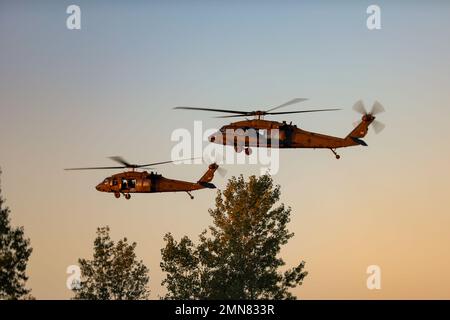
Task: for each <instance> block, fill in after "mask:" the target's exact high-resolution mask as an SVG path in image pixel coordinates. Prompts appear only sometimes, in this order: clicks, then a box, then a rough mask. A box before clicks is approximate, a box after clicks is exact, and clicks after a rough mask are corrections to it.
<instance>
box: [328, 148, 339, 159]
mask: <svg viewBox="0 0 450 320" xmlns="http://www.w3.org/2000/svg"><path fill="white" fill-rule="evenodd" d="M330 150H331V152H333V154H334V156H335V157H336V159H338V160H339V159H340V158H341V156H340V155H338V154H337V152H336V150H334V149H330Z"/></svg>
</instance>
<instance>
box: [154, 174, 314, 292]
mask: <svg viewBox="0 0 450 320" xmlns="http://www.w3.org/2000/svg"><path fill="white" fill-rule="evenodd" d="M279 199H280V188H279V186H274V185H273V180H272V178H271V177H270V176H269V175H263V176H261V177H259V178H257V177H255V176H251V177H250V178H249V180H248V181H245V180H244V178H243V176H242V175H241V176H240V177H239V178H235V177H233V178H232V179H230V180H229V182H228V185H227V188H226V189H225V190H224V191H223V192H221V191H218V193H217V197H216V207H215V209H210V210H209V213H210V215H211V216H212V218H213V225H212V226H210V227H209V230H208V231H207V230H205V231H204V232H202V233H201V234H200V236H199V244H198V245H195V244H194V243H193V242H192V241H191V240H190V239H189V238H188V237H183V238H182V239H181V240H180V242H179V243H178V242H177V241H175V240H174V239H173V236H172V235H171V234H170V233H168V234H166V235H165V237H164V240H165V242H166V246H165V247H164V248H163V249H161V254H162V262H161V264H160V265H161V269H162V270H163V271H164V272H166V273H167V275H166V278H165V279H164V280H163V282H162V284H163V285H165V286H166V288H167V291H168V293H167V294H166V296H165V298H166V299H294V298H295V297H294V296H293V295H292V294H291V293H290V292H289V289H290V288H293V287H295V286H297V285H301V284H302V281H303V279H304V277H305V276H306V275H307V272H304V271H303V269H304V265H305V263H304V262H303V261H302V262H300V263H299V264H298V266H296V267H294V268H292V269H289V270H287V271H285V272H280V271H279V269H280V267H282V266H283V265H284V264H285V263H284V261H283V260H282V259H281V258H280V257H278V254H279V252H280V249H281V246H282V245H284V244H286V243H287V242H288V240H289V239H290V238H291V237H292V236H293V233H290V232H289V231H288V230H287V228H286V225H287V223H288V222H289V216H290V212H291V209H290V208H285V207H284V205H283V204H281V205H279V206H276V207H275V205H276V203H277V202H278V201H279Z"/></svg>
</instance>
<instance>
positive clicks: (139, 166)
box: [134, 158, 200, 168]
mask: <svg viewBox="0 0 450 320" xmlns="http://www.w3.org/2000/svg"><path fill="white" fill-rule="evenodd" d="M195 159H200V158H189V159H179V160H169V161H162V162H153V163H147V164H139V165H135V166H134V167H135V168H143V167H152V166H157V165H160V164H166V163H172V162H181V161H186V160H195Z"/></svg>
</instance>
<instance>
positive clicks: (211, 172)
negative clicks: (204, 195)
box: [198, 163, 219, 188]
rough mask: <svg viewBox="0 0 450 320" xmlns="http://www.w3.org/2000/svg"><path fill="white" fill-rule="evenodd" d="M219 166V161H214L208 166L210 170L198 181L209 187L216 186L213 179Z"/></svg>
mask: <svg viewBox="0 0 450 320" xmlns="http://www.w3.org/2000/svg"><path fill="white" fill-rule="evenodd" d="M218 168H219V165H218V164H217V163H212V164H210V165H209V166H208V170H207V171H206V172H205V174H204V175H203V176H202V177H201V178H200V180H198V183H199V184H201V185H203V186H205V187H207V188H215V187H216V186H215V185H214V184H212V183H210V182H211V181H212V179H213V178H214V172H216V170H217V169H218Z"/></svg>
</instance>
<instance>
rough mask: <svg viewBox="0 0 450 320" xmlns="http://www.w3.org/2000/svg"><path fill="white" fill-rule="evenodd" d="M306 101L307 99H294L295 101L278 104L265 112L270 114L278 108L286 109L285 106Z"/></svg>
mask: <svg viewBox="0 0 450 320" xmlns="http://www.w3.org/2000/svg"><path fill="white" fill-rule="evenodd" d="M306 100H308V99H307V98H295V99H292V100H289V101H288V102H285V103H283V104H280V105H279V106H277V107H275V108H272V109H269V110H267V111H266V112H270V111H273V110H276V109H279V108H283V107H286V106H290V105H291V104H296V103H299V102H302V101H306Z"/></svg>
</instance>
